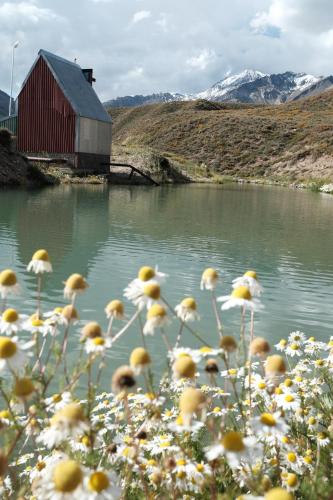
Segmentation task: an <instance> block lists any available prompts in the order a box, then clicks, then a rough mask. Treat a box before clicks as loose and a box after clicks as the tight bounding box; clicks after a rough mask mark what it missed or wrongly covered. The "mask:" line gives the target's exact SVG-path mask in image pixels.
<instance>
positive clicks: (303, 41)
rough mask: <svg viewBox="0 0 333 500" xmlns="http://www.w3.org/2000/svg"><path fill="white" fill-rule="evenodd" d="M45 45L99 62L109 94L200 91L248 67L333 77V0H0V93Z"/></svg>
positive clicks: (104, 92) (85, 62) (103, 90)
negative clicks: (14, 45)
mask: <svg viewBox="0 0 333 500" xmlns="http://www.w3.org/2000/svg"><path fill="white" fill-rule="evenodd" d="M16 40H18V41H19V43H20V44H19V47H18V48H17V49H16V51H15V57H16V62H15V85H14V93H17V91H18V90H19V88H20V85H21V83H22V81H23V79H24V76H25V75H26V73H27V71H28V70H29V68H30V66H31V64H32V62H33V61H34V59H35V57H36V55H37V52H38V50H39V49H40V48H44V49H47V50H49V51H51V52H55V53H57V54H59V55H61V56H63V57H65V58H68V59H70V60H74V58H77V61H78V63H79V64H80V65H81V66H83V67H93V68H94V71H95V77H96V78H97V83H96V90H97V92H98V93H99V95H100V96H101V98H102V99H103V100H106V99H108V98H112V97H116V96H123V95H128V94H136V93H137V94H142V93H143V94H148V93H152V92H156V91H179V92H196V91H200V90H203V89H205V88H208V87H210V86H211V85H212V84H213V83H215V82H216V81H218V80H221V79H222V78H223V77H224V76H225V75H227V74H229V73H235V72H238V71H241V70H243V69H245V68H251V69H258V70H261V71H263V72H267V73H272V72H283V71H286V70H292V71H305V72H308V73H312V74H315V75H321V74H325V75H327V74H333V57H332V54H333V1H332V0H231V1H229V0H5V1H4V0H0V46H1V51H0V89H2V90H5V91H7V92H8V91H9V81H10V65H11V62H10V61H11V51H12V49H11V46H12V44H13V42H15V41H16Z"/></svg>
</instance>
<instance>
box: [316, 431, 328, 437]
mask: <svg viewBox="0 0 333 500" xmlns="http://www.w3.org/2000/svg"><path fill="white" fill-rule="evenodd" d="M317 438H318V439H326V438H327V435H326V434H325V432H318V434H317Z"/></svg>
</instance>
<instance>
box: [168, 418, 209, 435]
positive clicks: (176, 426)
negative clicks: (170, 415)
mask: <svg viewBox="0 0 333 500" xmlns="http://www.w3.org/2000/svg"><path fill="white" fill-rule="evenodd" d="M204 425H205V424H204V423H203V422H200V421H198V420H191V422H190V423H185V422H184V419H183V417H182V416H181V415H179V416H178V417H177V418H176V420H175V421H173V422H171V423H170V424H168V429H170V431H172V432H176V433H177V434H181V433H182V432H190V433H191V434H195V433H197V432H198V431H199V430H200V429H202V428H203V427H204Z"/></svg>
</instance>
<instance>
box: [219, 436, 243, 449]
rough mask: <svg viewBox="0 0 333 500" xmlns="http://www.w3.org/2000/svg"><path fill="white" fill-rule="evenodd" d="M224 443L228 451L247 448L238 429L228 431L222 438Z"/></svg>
mask: <svg viewBox="0 0 333 500" xmlns="http://www.w3.org/2000/svg"><path fill="white" fill-rule="evenodd" d="M222 445H223V447H224V448H225V449H226V450H227V451H231V452H236V453H239V452H240V451H243V450H244V449H245V445H244V442H243V438H242V435H241V434H240V433H239V432H236V431H230V432H227V433H226V434H225V435H224V436H223V438H222Z"/></svg>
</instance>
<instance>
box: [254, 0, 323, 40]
mask: <svg viewBox="0 0 333 500" xmlns="http://www.w3.org/2000/svg"><path fill="white" fill-rule="evenodd" d="M332 6H333V4H332V1H331V0H271V2H270V6H269V8H268V10H264V11H259V12H257V13H256V15H255V16H254V18H253V19H252V21H251V23H250V26H251V27H252V28H253V29H254V31H256V32H257V33H264V32H265V31H266V30H267V28H270V27H275V28H279V29H280V30H281V31H282V32H287V31H290V30H297V31H302V32H305V33H322V32H325V31H328V30H330V29H331V28H332V15H329V14H330V11H332Z"/></svg>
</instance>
